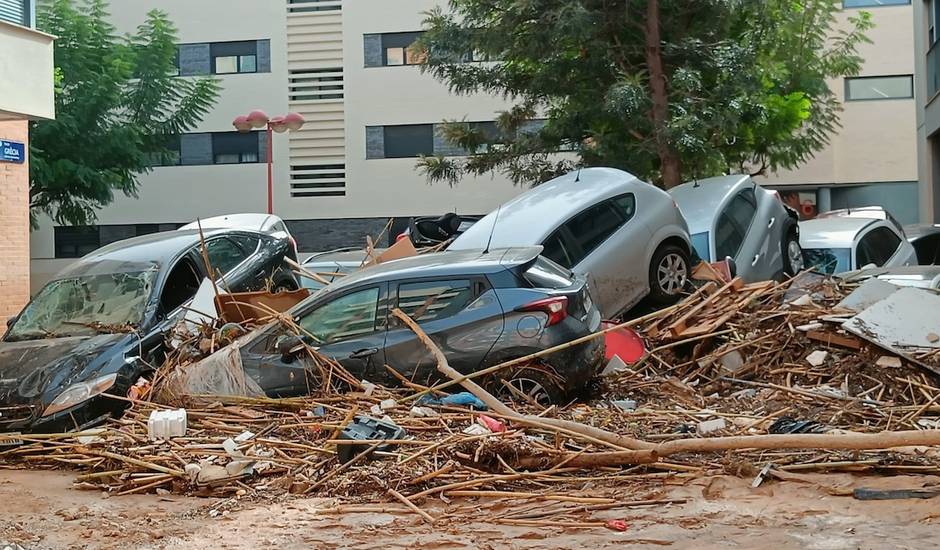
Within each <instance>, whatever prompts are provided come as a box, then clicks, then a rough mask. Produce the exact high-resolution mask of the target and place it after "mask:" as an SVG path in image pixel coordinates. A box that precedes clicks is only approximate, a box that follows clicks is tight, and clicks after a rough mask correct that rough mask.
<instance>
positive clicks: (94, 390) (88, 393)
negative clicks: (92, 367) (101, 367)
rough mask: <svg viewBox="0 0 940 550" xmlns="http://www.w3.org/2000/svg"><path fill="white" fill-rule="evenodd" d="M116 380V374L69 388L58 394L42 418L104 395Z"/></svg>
mask: <svg viewBox="0 0 940 550" xmlns="http://www.w3.org/2000/svg"><path fill="white" fill-rule="evenodd" d="M116 380H117V373H114V374H109V375H107V376H102V377H101V378H96V379H94V380H91V381H88V382H80V383H78V384H74V385H72V386H69V387H68V388H67V389H66V390H65V391H64V392H62V393H60V394H59V396H58V397H56V398H55V400H53V401H52V403H50V404H49V406H48V407H46V410H45V411H43V413H42V415H43V416H49V415H50V414H55V413H57V412H59V411H64V410H65V409H68V408H69V407H74V406H75V405H78V404H79V403H84V402H85V401H88V400H89V399H91V398H92V397H94V396H96V395H99V394H101V393H104V392H105V391H107V390H108V388H110V387H111V386H113V385H114V382H115V381H116Z"/></svg>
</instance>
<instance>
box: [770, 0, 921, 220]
mask: <svg viewBox="0 0 940 550" xmlns="http://www.w3.org/2000/svg"><path fill="white" fill-rule="evenodd" d="M919 1H922V0H915V2H919ZM859 10H866V11H868V12H869V13H870V14H871V16H872V20H873V21H874V23H875V27H874V28H873V29H872V30H870V31H869V32H868V33H867V34H868V37H869V38H870V39H871V43H870V44H862V45H861V47H860V48H859V53H860V54H861V57H862V58H863V59H864V60H865V61H864V63H863V65H862V68H861V71H860V73H859V75H858V76H857V77H852V78H845V79H839V80H833V81H832V82H831V83H830V85H831V87H832V90H833V91H834V92H835V94H836V96H837V97H838V99H839V100H840V101H842V105H843V111H842V114H841V124H842V128H841V130H840V131H839V132H838V133H837V134H836V135H834V136H832V138H831V142H830V145H829V146H828V147H827V148H825V149H824V150H822V151H820V152H818V153H817V154H816V155H815V157H814V158H812V159H810V160H809V162H807V163H806V164H804V165H803V166H801V167H799V168H798V169H797V170H794V171H781V172H780V173H778V174H774V175H771V176H770V177H767V178H762V180H763V181H762V183H765V184H766V185H768V186H770V187H773V188H776V189H777V190H779V191H780V192H781V194H782V195H783V196H784V199H785V200H788V202H789V203H790V204H791V205H793V206H796V207H798V208H799V209H800V211H801V213H802V214H803V215H804V216H807V217H811V216H813V215H814V213H815V212H822V211H825V210H830V209H834V208H848V207H853V206H868V205H880V206H884V207H885V208H887V209H888V210H890V211H891V212H892V213H893V214H894V215H895V217H896V218H898V220H900V221H901V222H902V223H915V222H917V221H918V218H919V212H918V202H919V201H918V187H917V157H916V155H917V152H916V151H917V146H916V142H917V137H916V130H915V111H916V109H915V102H914V83H915V78H914V76H913V74H914V55H913V52H914V38H913V36H912V32H911V26H912V24H913V23H912V22H913V20H914V8H913V6H912V5H911V0H844V1H843V11H842V13H841V14H840V16H839V17H840V21H841V24H843V25H846V26H847V23H848V21H847V20H848V18H849V17H851V16H853V15H855V14H856V13H857V12H858V11H859Z"/></svg>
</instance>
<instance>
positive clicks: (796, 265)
mask: <svg viewBox="0 0 940 550" xmlns="http://www.w3.org/2000/svg"><path fill="white" fill-rule="evenodd" d="M782 246H783V274H784V275H786V276H789V277H793V276H795V275H796V274H797V273H799V272H801V271H803V269H805V265H806V264H805V263H804V260H803V248H802V247H800V238H799V237H797V236H796V232H795V231H788V232H787V238H785V239H784V240H783V245H782Z"/></svg>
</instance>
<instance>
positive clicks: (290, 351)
mask: <svg viewBox="0 0 940 550" xmlns="http://www.w3.org/2000/svg"><path fill="white" fill-rule="evenodd" d="M305 346H306V343H305V342H304V341H303V339H302V338H301V337H300V336H295V335H292V334H291V335H285V336H281V337H280V338H278V340H277V344H276V347H277V352H278V353H279V354H280V355H281V361H283V362H285V363H293V362H294V360H295V359H297V354H298V353H300V352H301V350H303V349H304V347H305Z"/></svg>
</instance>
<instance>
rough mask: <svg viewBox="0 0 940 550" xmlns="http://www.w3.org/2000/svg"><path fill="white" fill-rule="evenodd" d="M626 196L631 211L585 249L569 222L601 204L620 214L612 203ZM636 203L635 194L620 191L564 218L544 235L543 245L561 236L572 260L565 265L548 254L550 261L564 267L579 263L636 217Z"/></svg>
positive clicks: (569, 267)
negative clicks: (556, 226)
mask: <svg viewBox="0 0 940 550" xmlns="http://www.w3.org/2000/svg"><path fill="white" fill-rule="evenodd" d="M628 197H629V198H630V199H631V200H632V203H633V211H632V212H630V213H629V214H628V215H622V216H621V221H620V223H619V224H618V225H617V226H616V227H615V228H613V230H612V231H610V232H609V233H608V234H607V235H606V236H605V237H604V238H602V239H600V240H599V241H597V242H596V243H594V245H593V246H592V247H591V248H590V249H589V250H588V249H586V248H585V247H584V243H582V242H581V239H579V238H578V237H577V236H576V235H575V234H574V232H573V231H572V230H571V224H572V223H573V222H574V221H575V220H576V219H577V218H579V217H581V216H583V215H585V214H587V213H588V212H590V211H591V210H593V209H595V208H600V207H602V206H608V207H609V208H611V210H612V211H614V212H615V213H618V214H620V212H619V211H618V210H617V207H616V206H615V205H614V203H615V202H616V201H617V200H620V199H624V198H628ZM637 205H638V201H637V199H636V194H634V193H621V194H620V195H616V196H614V197H609V198H606V199H604V200H602V201H600V202H597V203H594V204H592V205H590V206H588V207H587V208H585V209H583V210H581V211H580V212H578V213H577V214H575V215H574V216H571V217H570V218H568V219H567V220H565V221H564V222H563V223H562V224H560V225H559V226H558V228H557V229H555V231H552V233H551V234H550V235H549V236H548V237H546V238H545V240H544V241H543V245H544V243H546V242H548V241H549V240H551V239H553V238H555V237H559V238H561V239H562V241H561V242H562V244H563V245H564V246H565V247H566V248H567V250H568V253H569V255H570V256H571V258H570V259H571V260H572V263H571V265H565V264H564V263H562V262H559V261H558V260H557V259H555V258H551V257H550V256H547V257H548V258H549V259H551V260H552V261H554V262H555V263H557V264H559V265H561V266H562V267H565V268H568V269H571V268H573V267H574V266H576V265H578V264H579V263H581V261H583V260H584V259H585V258H587V257H588V256H590V255H591V253H592V252H594V251H595V250H597V249H598V248H600V246H601V245H603V244H604V243H605V242H607V240H608V239H610V238H611V237H612V236H613V235H614V234H615V233H617V231H620V229H621V228H623V227H624V226H625V225H627V224H628V223H630V221H631V220H633V219H634V218H635V217H636V212H637Z"/></svg>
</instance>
